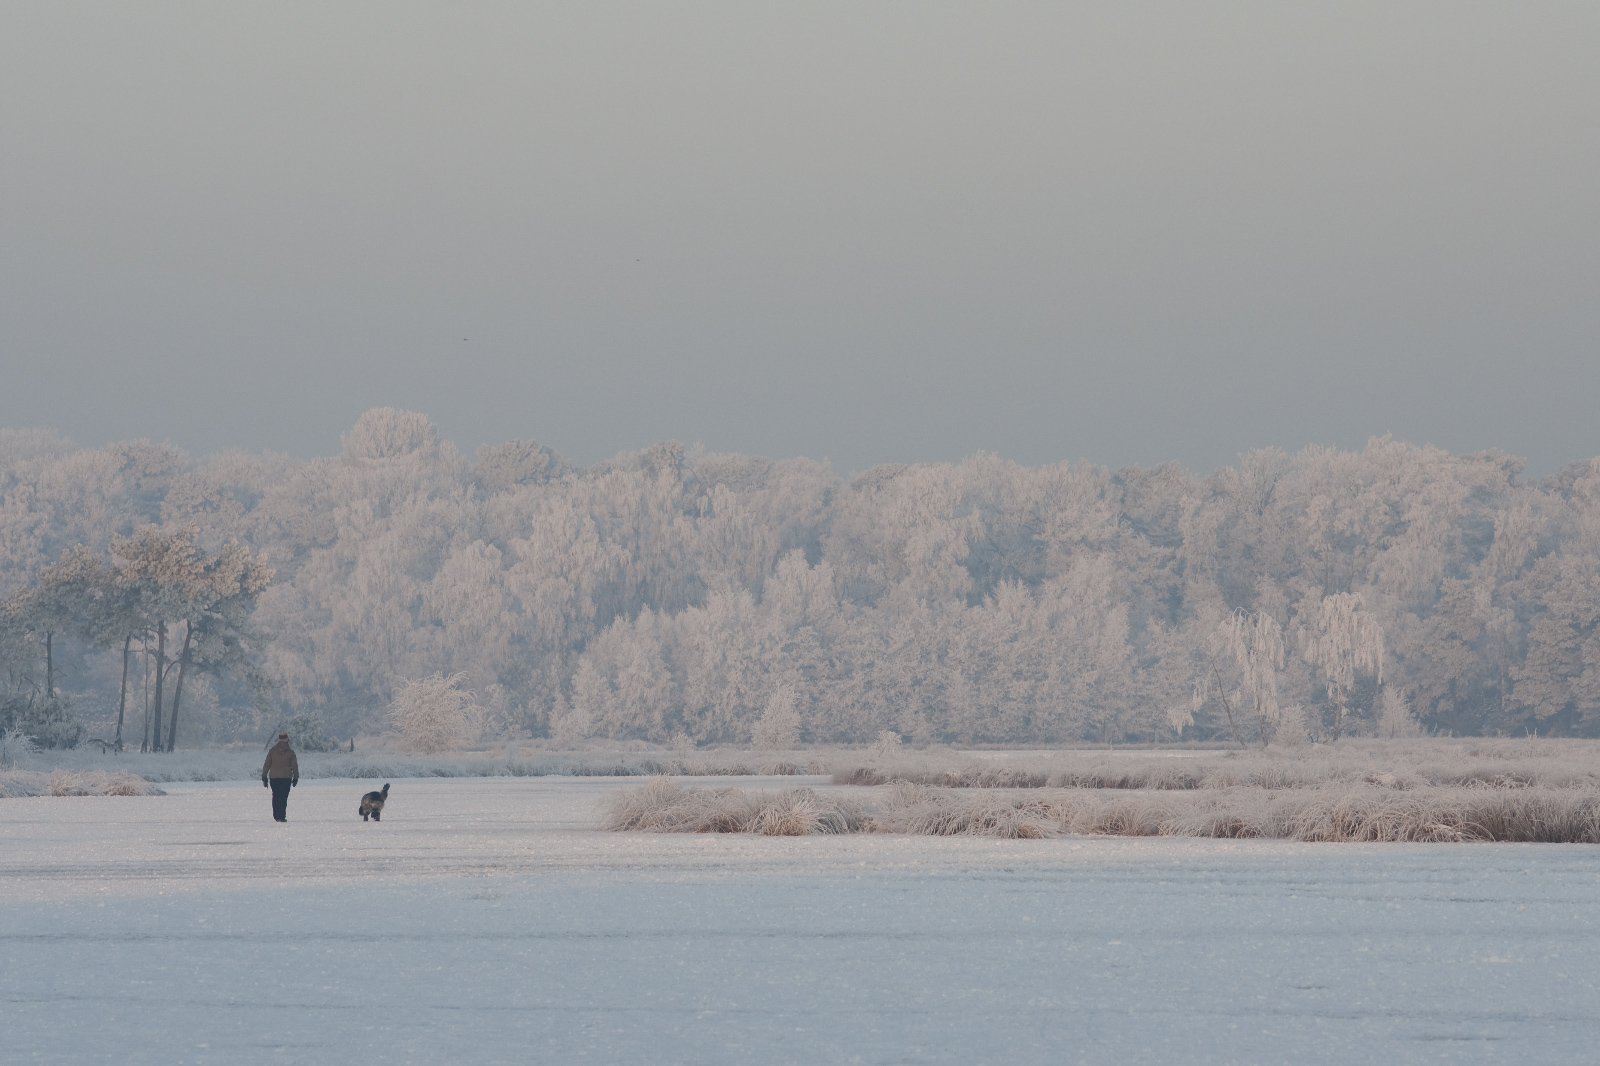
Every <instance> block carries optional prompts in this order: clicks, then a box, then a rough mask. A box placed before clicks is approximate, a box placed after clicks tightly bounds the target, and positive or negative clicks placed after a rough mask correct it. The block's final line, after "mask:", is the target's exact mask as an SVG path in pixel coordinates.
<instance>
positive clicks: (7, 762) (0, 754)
mask: <svg viewBox="0 0 1600 1066" xmlns="http://www.w3.org/2000/svg"><path fill="white" fill-rule="evenodd" d="M36 751H38V748H37V747H35V745H34V743H33V739H32V738H31V737H29V736H28V734H26V733H24V732H23V731H22V730H20V729H17V728H15V727H13V728H11V729H6V730H3V731H0V770H10V769H12V768H13V767H15V766H16V765H17V763H18V761H19V760H22V759H26V758H27V757H28V756H30V755H32V754H34V753H35V752H36Z"/></svg>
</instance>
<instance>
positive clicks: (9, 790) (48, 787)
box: [0, 770, 166, 799]
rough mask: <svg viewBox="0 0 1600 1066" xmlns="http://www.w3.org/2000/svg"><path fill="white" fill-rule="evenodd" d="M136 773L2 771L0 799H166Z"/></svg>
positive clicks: (0, 773)
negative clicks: (39, 797)
mask: <svg viewBox="0 0 1600 1066" xmlns="http://www.w3.org/2000/svg"><path fill="white" fill-rule="evenodd" d="M165 795H166V793H165V792H163V791H161V789H159V788H157V787H156V786H155V785H152V784H151V783H150V782H148V781H146V780H145V779H144V778H142V777H140V776H138V775H137V774H127V773H106V772H104V771H98V770H82V771H78V772H76V773H74V772H72V771H69V770H52V771H51V772H50V773H42V772H40V771H37V770H3V771H0V799H20V798H23V797H27V796H165Z"/></svg>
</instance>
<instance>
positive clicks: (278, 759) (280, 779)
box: [261, 733, 300, 822]
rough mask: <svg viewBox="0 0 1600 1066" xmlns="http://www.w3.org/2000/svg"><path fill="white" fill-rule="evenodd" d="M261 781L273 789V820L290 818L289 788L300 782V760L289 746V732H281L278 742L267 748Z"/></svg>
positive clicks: (282, 820)
mask: <svg viewBox="0 0 1600 1066" xmlns="http://www.w3.org/2000/svg"><path fill="white" fill-rule="evenodd" d="M261 783H262V784H263V785H265V786H268V787H270V788H271V789H272V820H273V821H274V822H287V821H288V820H289V790H290V789H291V788H293V787H294V786H295V785H298V784H299V783H300V760H299V759H297V758H295V755H294V749H293V748H291V747H290V746H289V734H288V733H279V734H278V742H277V743H276V744H274V745H273V746H272V747H270V748H268V749H267V761H266V762H264V763H262V764H261Z"/></svg>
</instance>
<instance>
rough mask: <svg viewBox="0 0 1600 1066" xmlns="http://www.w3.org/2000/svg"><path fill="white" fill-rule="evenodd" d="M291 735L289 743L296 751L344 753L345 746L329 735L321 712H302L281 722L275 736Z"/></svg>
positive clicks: (274, 733) (274, 732)
mask: <svg viewBox="0 0 1600 1066" xmlns="http://www.w3.org/2000/svg"><path fill="white" fill-rule="evenodd" d="M279 733H288V734H289V743H290V744H292V745H294V749H295V750H296V751H342V750H344V745H343V744H341V743H339V741H337V740H335V739H334V738H333V737H331V736H329V735H328V728H327V724H326V723H324V722H323V720H322V712H321V711H319V710H310V711H301V712H300V713H299V714H297V715H295V716H294V717H293V718H290V719H288V720H287V721H284V722H280V723H279V724H278V728H277V729H275V730H273V736H276V735H277V734H279Z"/></svg>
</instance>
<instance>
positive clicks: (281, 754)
mask: <svg viewBox="0 0 1600 1066" xmlns="http://www.w3.org/2000/svg"><path fill="white" fill-rule="evenodd" d="M269 777H287V778H288V779H289V780H291V781H298V780H300V760H299V759H296V758H295V757H294V749H293V748H291V747H290V746H289V742H288V741H287V740H280V741H278V742H277V743H276V744H274V745H272V747H270V748H268V749H267V761H266V762H264V763H262V764H261V780H263V781H265V780H266V779H267V778H269Z"/></svg>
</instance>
